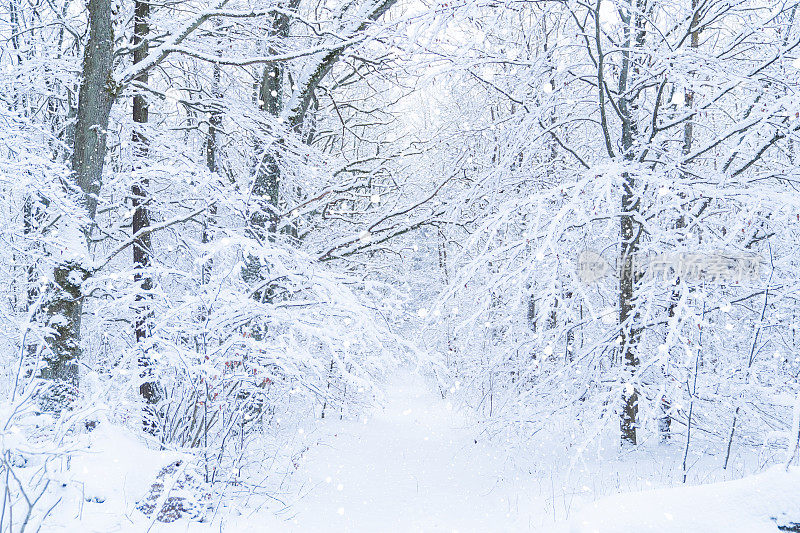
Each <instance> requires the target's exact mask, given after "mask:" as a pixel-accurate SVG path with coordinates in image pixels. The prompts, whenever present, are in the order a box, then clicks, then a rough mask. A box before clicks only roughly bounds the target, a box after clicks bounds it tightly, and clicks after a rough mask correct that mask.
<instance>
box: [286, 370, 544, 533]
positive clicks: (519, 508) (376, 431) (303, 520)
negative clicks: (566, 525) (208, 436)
mask: <svg viewBox="0 0 800 533" xmlns="http://www.w3.org/2000/svg"><path fill="white" fill-rule="evenodd" d="M327 431H332V433H331V437H330V438H329V439H326V440H327V442H325V443H324V444H323V445H321V446H318V447H316V448H313V449H312V450H310V451H309V452H308V454H307V456H306V458H305V462H304V464H303V466H302V467H301V469H300V471H299V472H298V474H297V476H298V477H300V478H301V479H303V480H304V481H305V485H306V487H308V490H307V493H306V494H305V495H303V496H302V497H301V498H299V499H298V500H297V501H295V502H294V505H293V511H294V513H295V515H294V518H293V519H292V520H291V521H290V522H289V523H288V524H287V526H288V531H295V532H301V531H303V532H305V531H312V532H313V531H358V532H371V531H375V532H377V531H397V532H403V531H446V532H452V531H462V532H465V531H527V530H529V529H530V528H531V523H532V520H533V517H534V516H535V515H536V514H541V511H540V509H541V506H543V502H542V501H541V500H539V499H537V498H534V497H532V496H531V497H527V498H525V497H521V495H523V494H524V491H521V490H519V488H518V487H515V486H514V484H512V483H510V482H507V481H504V480H503V478H504V475H503V474H504V473H505V469H504V465H503V461H502V459H501V455H500V454H499V453H497V449H496V447H494V446H491V445H487V444H486V443H484V442H483V441H481V440H480V438H477V439H476V435H475V433H476V432H475V430H474V429H468V428H467V427H466V420H465V419H464V418H463V417H462V415H460V414H459V413H457V412H456V411H454V410H453V409H452V405H451V404H449V403H448V402H447V401H446V400H442V398H441V397H440V396H437V395H436V394H435V392H433V391H432V390H431V388H430V387H429V386H427V385H426V384H425V383H424V381H423V380H422V379H421V378H419V377H416V376H414V375H413V374H412V373H410V372H402V373H399V374H398V375H396V376H395V380H394V383H393V384H392V385H390V386H389V388H388V391H387V397H386V402H385V406H384V407H383V408H382V409H377V410H376V411H375V412H374V413H373V414H372V416H371V417H368V418H365V419H363V420H361V421H353V422H341V421H339V420H335V421H331V422H330V423H329V424H328V427H327ZM476 440H477V442H476Z"/></svg>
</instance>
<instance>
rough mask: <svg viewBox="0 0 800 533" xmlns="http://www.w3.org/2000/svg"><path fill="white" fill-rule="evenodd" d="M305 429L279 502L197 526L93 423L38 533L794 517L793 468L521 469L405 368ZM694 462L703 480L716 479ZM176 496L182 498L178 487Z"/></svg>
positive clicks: (734, 522) (159, 458) (624, 461)
mask: <svg viewBox="0 0 800 533" xmlns="http://www.w3.org/2000/svg"><path fill="white" fill-rule="evenodd" d="M301 429H302V428H301V427H298V431H300V430H301ZM302 433H303V434H304V435H303V439H304V440H303V442H305V443H308V449H307V450H306V451H305V452H304V453H303V454H302V456H300V458H299V460H298V461H297V469H296V471H295V472H294V474H293V475H292V476H291V480H290V482H289V483H288V485H287V486H288V487H290V489H287V490H286V492H287V493H288V496H287V495H286V494H284V495H282V497H283V504H278V503H276V502H255V501H254V500H252V499H251V500H250V502H249V503H251V504H252V503H255V505H251V506H249V507H242V506H237V505H230V506H227V507H225V508H223V509H221V510H220V511H219V512H217V513H214V515H213V516H210V517H207V518H208V519H207V520H206V522H205V523H200V522H190V521H187V520H179V521H177V522H173V523H171V524H162V523H160V522H156V521H154V520H153V519H152V518H147V517H146V516H144V515H143V514H142V513H141V512H140V511H139V510H137V508H136V504H137V502H140V501H141V500H142V498H143V497H144V496H145V494H146V493H147V491H148V489H149V488H150V487H151V485H152V482H153V480H154V479H155V477H156V475H157V474H158V471H159V470H160V469H161V467H163V466H165V465H168V464H171V463H173V464H174V463H175V462H176V461H177V460H180V459H181V456H179V455H178V454H175V453H166V452H158V451H154V450H150V449H148V448H147V447H146V446H144V445H143V444H142V443H141V442H140V441H139V440H138V437H136V436H134V435H132V434H130V433H127V432H125V431H124V430H122V429H121V428H119V427H117V426H113V425H110V424H101V425H100V426H99V427H98V428H97V429H96V430H95V431H93V432H91V433H89V434H86V435H85V436H84V437H85V438H86V439H87V440H88V442H87V444H89V447H88V449H89V452H88V453H79V454H77V455H76V457H75V458H74V459H73V460H72V465H71V467H70V468H69V471H70V472H71V475H70V479H68V480H65V481H67V482H68V483H67V484H66V486H67V488H65V489H64V490H63V492H62V493H61V494H60V497H61V498H62V500H63V501H62V503H63V504H64V505H60V506H59V508H58V510H56V511H55V512H56V513H59V514H58V515H57V516H53V517H51V518H52V520H50V521H49V525H48V526H47V527H45V528H44V531H49V532H66V531H85V532H111V531H154V532H155V531H163V532H170V533H171V532H178V531H181V532H185V531H190V532H198V533H204V532H211V531H230V532H234V533H238V532H250V531H252V532H259V531H270V532H273V531H274V532H281V531H285V532H338V531H341V532H347V531H352V532H385V531H393V532H395V531H396V532H454V531H460V532H495V531H540V532H554V533H556V532H574V533H594V532H597V533H614V532H617V531H619V532H623V531H624V532H629V531H636V532H644V531H653V532H656V531H658V532H661V531H664V532H667V531H669V532H673V531H674V532H698V533H699V532H703V533H707V532H716V531H719V532H720V533H721V532H723V531H724V532H726V533H729V532H738V531H741V532H743V533H750V532H753V533H755V532H761V531H764V532H767V531H771V532H774V531H777V530H778V529H777V526H778V524H786V523H790V522H792V520H793V519H794V520H800V499H798V498H797V497H796V495H797V494H798V493H800V473H798V472H792V473H791V474H786V473H784V472H783V471H781V470H779V469H773V470H770V471H768V472H766V473H764V474H761V475H759V476H750V477H747V478H745V479H743V480H738V481H728V482H723V483H716V484H709V485H705V486H696V487H685V486H684V487H680V488H672V489H661V490H650V491H647V490H645V491H644V492H631V493H628V494H624V492H626V491H640V490H643V489H647V488H648V487H653V488H655V487H663V486H668V485H669V484H674V483H675V475H674V471H670V470H669V467H668V466H664V465H667V464H672V465H674V464H677V463H678V461H677V455H676V452H677V451H678V449H677V448H675V449H671V448H670V447H659V448H658V450H656V451H657V452H658V460H656V459H655V457H654V456H652V455H650V454H649V452H647V451H645V452H643V453H642V454H640V455H638V456H628V457H616V458H615V459H612V460H608V458H604V459H603V460H598V461H597V462H596V463H595V464H594V465H592V464H589V463H586V462H583V464H582V466H575V465H574V461H572V462H573V466H572V467H571V468H567V467H565V466H564V465H565V464H568V463H569V462H571V461H566V463H564V462H561V463H559V462H558V461H555V462H553V463H552V464H550V463H548V465H547V468H544V469H541V470H539V471H536V472H533V471H530V470H528V471H525V469H522V468H520V467H519V466H514V465H513V463H510V462H509V461H508V454H507V453H505V452H504V451H503V450H502V449H501V448H500V447H499V446H498V445H497V444H493V443H491V442H489V441H486V440H482V439H481V438H480V437H479V430H478V429H476V427H475V425H474V424H472V423H471V420H470V419H469V418H468V417H467V415H465V414H463V412H459V411H458V410H456V409H454V408H453V406H452V405H451V404H450V402H449V401H448V400H446V399H445V400H443V399H442V398H441V397H440V396H439V395H438V394H437V393H436V391H435V387H434V386H431V385H430V384H429V383H427V382H426V380H425V379H423V378H421V377H419V376H416V375H415V374H413V373H412V372H401V373H397V374H396V375H395V379H394V380H392V381H391V382H390V383H389V384H388V385H387V387H386V396H385V399H384V402H383V405H382V407H377V408H375V409H374V410H373V411H372V412H371V413H370V414H369V415H366V416H363V417H362V418H361V419H360V420H354V421H346V420H345V421H343V420H339V419H338V417H337V416H333V417H331V416H329V417H328V418H326V419H325V420H319V421H318V422H317V423H316V424H315V425H314V426H313V427H310V428H309V427H308V426H306V427H305V429H302ZM614 455H616V452H613V453H611V454H610V455H609V457H613V456H614ZM184 459H185V458H184ZM659 461H661V463H659ZM559 465H560V466H559ZM672 468H674V466H673V467H672ZM704 468H705V470H704V472H705V474H704V475H706V476H707V477H706V479H707V480H715V479H718V478H719V476H718V474H719V472H717V473H716V474H715V473H714V472H713V471H711V470H710V469H709V468H707V467H704ZM548 471H549V472H550V473H549V474H547V472H548ZM543 472H545V474H543ZM726 475H735V473H734V474H730V472H728V473H727V474H726ZM170 483H171V481H170V479H166V482H165V485H167V486H169V485H170ZM76 487H78V488H79V489H76ZM173 491H175V494H179V493H180V489H179V488H177V487H176V486H174V480H173ZM618 492H623V494H616V495H612V496H606V495H608V494H615V493H618ZM604 496H605V497H604ZM160 504H163V500H162V501H161V502H160ZM284 504H285V505H284ZM237 507H238V509H237ZM232 509H237V510H236V511H231V510H232ZM240 511H241V512H240ZM565 518H568V520H565Z"/></svg>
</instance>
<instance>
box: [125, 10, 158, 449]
mask: <svg viewBox="0 0 800 533" xmlns="http://www.w3.org/2000/svg"><path fill="white" fill-rule="evenodd" d="M133 17H134V18H133V46H134V47H135V49H134V52H133V62H134V63H139V62H140V61H143V60H144V59H145V58H146V57H147V54H148V53H149V52H150V46H149V42H148V40H147V35H148V33H150V4H149V3H148V2H147V1H142V0H137V1H136V3H135V5H134V15H133ZM136 81H138V82H141V83H143V84H147V82H148V74H147V71H145V72H143V73H141V74H140V75H139V76H138V77H137V78H136ZM148 111H149V110H148V105H147V99H146V98H145V97H144V95H142V94H136V95H134V97H133V122H134V123H136V124H147V122H148V120H149V116H148V115H149V113H148ZM132 140H133V150H134V160H135V161H136V162H137V163H135V165H137V166H138V167H139V168H141V167H142V161H143V160H144V159H145V158H146V157H147V153H148V139H147V136H146V135H145V134H144V133H143V132H142V131H141V130H139V129H134V131H133V139H132ZM149 185H150V181H149V180H148V179H147V177H144V176H140V177H139V180H138V181H137V182H136V183H134V184H133V185H132V186H131V197H132V200H133V227H132V229H131V231H132V233H133V235H134V236H135V235H136V234H137V233H139V232H140V231H142V230H144V229H146V228H149V227H150V211H149V209H148V205H147V204H148V202H149V200H150V197H149V194H148V188H149ZM151 252H152V240H151V237H150V234H149V233H146V234H144V235H142V236H140V237H135V238H134V239H133V268H134V275H133V276H134V283H136V284H137V285H138V286H139V290H138V291H137V293H136V301H137V302H138V305H137V309H136V322H135V324H134V332H135V334H136V342H137V343H141V342H142V341H144V340H145V339H146V338H147V337H149V335H150V326H149V321H150V319H151V318H152V315H151V312H150V306H149V305H148V304H147V300H148V299H149V296H148V294H147V293H148V292H149V291H151V290H152V289H153V280H152V278H151V277H150V276H149V275H147V274H146V273H145V272H143V271H144V270H145V269H147V268H148V267H149V266H150V264H151V261H150V254H151ZM146 350H147V349H146V348H141V352H140V354H139V367H140V370H141V374H142V378H143V379H144V381H143V382H142V384H141V385H139V394H141V395H142V398H144V401H145V402H146V403H147V404H150V405H152V404H155V403H157V402H158V400H159V393H158V385H157V383H156V382H155V381H153V380H152V379H151V378H152V376H151V371H150V367H151V366H152V361H151V360H150V357H149V354H148V353H147V351H146ZM153 414H154V413H153V412H152V409H150V408H147V409H145V422H144V427H145V429H146V430H147V431H149V432H151V433H154V432H155V428H156V423H155V421H154V420H153V419H152V415H153Z"/></svg>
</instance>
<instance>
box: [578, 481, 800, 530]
mask: <svg viewBox="0 0 800 533" xmlns="http://www.w3.org/2000/svg"><path fill="white" fill-rule="evenodd" d="M798 494H800V470H797V469H793V470H792V471H790V472H789V473H786V472H785V471H784V470H783V468H782V467H774V468H772V469H770V470H768V471H767V472H765V473H763V474H758V475H754V476H749V477H746V478H744V479H740V480H736V481H726V482H722V483H713V484H709V485H700V486H694V487H677V488H671V489H662V490H654V491H648V492H639V493H631V494H617V495H615V496H610V497H608V498H603V499H601V500H598V501H596V502H595V503H593V504H591V505H588V506H586V507H585V508H584V509H583V510H581V511H580V512H579V513H577V515H576V516H575V517H574V518H573V519H572V522H571V530H570V531H571V532H572V533H617V532H619V533H630V532H636V533H647V532H653V533H656V532H658V533H730V532H742V533H761V532H764V533H776V531H778V525H786V524H787V522H800V498H798ZM776 521H777V522H776Z"/></svg>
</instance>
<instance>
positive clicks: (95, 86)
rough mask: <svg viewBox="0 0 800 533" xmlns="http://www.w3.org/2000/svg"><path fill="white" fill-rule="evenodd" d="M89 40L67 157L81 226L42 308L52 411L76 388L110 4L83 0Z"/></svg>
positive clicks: (100, 153) (46, 403) (108, 62)
mask: <svg viewBox="0 0 800 533" xmlns="http://www.w3.org/2000/svg"><path fill="white" fill-rule="evenodd" d="M88 9H89V39H88V41H87V43H86V49H85V51H84V58H83V80H82V82H81V86H80V94H79V97H78V116H77V120H76V123H75V139H74V146H73V154H72V172H73V179H74V180H75V185H77V187H78V189H79V190H80V193H81V197H80V204H81V207H82V208H83V209H84V210H85V213H84V217H85V220H83V224H82V227H80V228H77V230H78V231H75V232H74V236H73V238H74V239H76V242H75V243H74V244H75V248H74V249H73V251H74V252H75V254H74V256H77V257H74V256H73V257H68V258H65V259H64V260H63V261H62V262H61V264H59V265H57V266H56V267H55V269H54V272H53V283H52V286H51V293H52V294H51V296H50V298H49V300H48V302H47V303H46V304H45V313H46V317H47V325H48V327H50V328H51V330H52V332H51V333H50V334H49V335H48V337H47V341H48V345H49V348H50V350H49V352H48V353H47V354H46V355H45V366H44V368H43V369H42V371H41V377H42V378H45V379H47V380H50V381H51V382H52V383H51V385H52V386H51V388H50V390H49V392H47V393H45V395H44V396H45V397H44V398H43V407H44V408H45V409H47V410H50V411H55V412H58V411H60V410H61V409H63V408H67V407H69V404H70V403H71V401H72V400H73V399H74V397H75V394H76V392H77V386H78V361H79V359H80V356H81V348H80V341H81V336H80V326H81V311H82V308H83V295H82V292H81V285H82V283H83V282H84V281H85V280H86V279H87V278H88V277H89V276H90V274H91V272H90V270H89V268H88V267H87V266H86V265H85V264H84V261H85V260H87V259H88V252H89V249H88V237H89V236H90V234H91V231H92V225H93V222H94V219H95V215H96V213H97V201H98V195H99V193H100V188H101V186H102V174H103V163H104V159H105V155H106V130H107V128H108V117H109V114H110V113H111V106H112V104H113V102H114V98H115V96H116V92H117V88H116V87H115V86H114V84H113V82H112V77H111V68H112V59H113V32H112V19H111V0H89V3H88Z"/></svg>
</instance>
